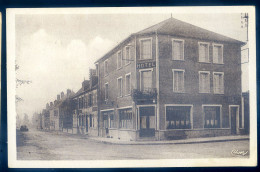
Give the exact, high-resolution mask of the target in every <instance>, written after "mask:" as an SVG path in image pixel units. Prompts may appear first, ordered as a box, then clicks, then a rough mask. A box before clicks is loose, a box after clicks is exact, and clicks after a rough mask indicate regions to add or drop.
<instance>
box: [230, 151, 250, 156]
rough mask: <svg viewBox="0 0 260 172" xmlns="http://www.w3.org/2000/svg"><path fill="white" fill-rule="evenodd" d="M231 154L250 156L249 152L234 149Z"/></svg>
mask: <svg viewBox="0 0 260 172" xmlns="http://www.w3.org/2000/svg"><path fill="white" fill-rule="evenodd" d="M231 154H232V155H242V156H245V155H247V154H248V151H245V150H238V149H233V150H232V151H231Z"/></svg>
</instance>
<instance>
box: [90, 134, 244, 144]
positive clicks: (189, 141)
mask: <svg viewBox="0 0 260 172" xmlns="http://www.w3.org/2000/svg"><path fill="white" fill-rule="evenodd" d="M87 139H89V140H92V141H96V142H101V143H106V144H118V145H162V144H194V143H209V142H226V141H239V140H249V136H248V135H237V136H220V137H205V138H190V139H183V140H161V141H124V140H117V139H113V138H104V137H87Z"/></svg>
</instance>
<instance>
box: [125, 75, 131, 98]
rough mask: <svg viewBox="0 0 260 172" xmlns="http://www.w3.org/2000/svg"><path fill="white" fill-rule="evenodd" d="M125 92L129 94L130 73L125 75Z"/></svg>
mask: <svg viewBox="0 0 260 172" xmlns="http://www.w3.org/2000/svg"><path fill="white" fill-rule="evenodd" d="M125 94H126V95H130V94H131V74H127V75H126V76H125Z"/></svg>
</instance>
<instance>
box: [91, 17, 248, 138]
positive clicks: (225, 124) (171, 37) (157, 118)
mask: <svg viewBox="0 0 260 172" xmlns="http://www.w3.org/2000/svg"><path fill="white" fill-rule="evenodd" d="M241 45H243V42H240V41H238V40H235V39H232V38H229V37H226V36H222V35H220V34H217V33H214V32H211V31H208V30H205V29H203V28H200V27H197V26H194V25H191V24H188V23H185V22H182V21H180V20H177V19H174V18H170V19H167V20H165V21H163V22H161V23H159V24H156V25H154V26H151V27H149V28H147V29H144V30H142V31H140V32H137V33H134V34H131V35H130V36H129V37H127V38H126V39H125V40H123V41H122V42H121V43H119V44H118V45H117V46H116V47H114V48H113V49H112V50H111V51H109V52H108V53H106V54H105V55H104V56H103V57H101V58H100V59H99V60H97V61H96V66H97V69H98V78H99V82H98V101H99V103H98V109H99V135H101V136H103V137H111V138H115V139H127V140H138V139H142V138H147V137H149V138H152V139H156V140H160V139H174V138H179V137H202V136H219V135H231V134H239V133H240V132H241V131H242V130H243V127H242V126H244V125H242V123H243V121H242V119H243V117H242V113H241V64H240V63H241Z"/></svg>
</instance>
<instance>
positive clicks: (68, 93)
mask: <svg viewBox="0 0 260 172" xmlns="http://www.w3.org/2000/svg"><path fill="white" fill-rule="evenodd" d="M70 93H71V90H70V89H67V97H69V96H70Z"/></svg>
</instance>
